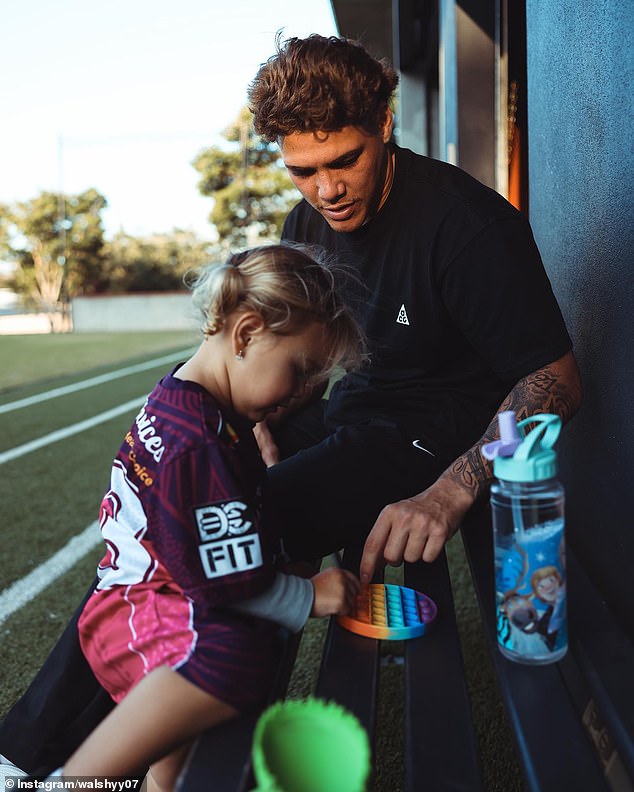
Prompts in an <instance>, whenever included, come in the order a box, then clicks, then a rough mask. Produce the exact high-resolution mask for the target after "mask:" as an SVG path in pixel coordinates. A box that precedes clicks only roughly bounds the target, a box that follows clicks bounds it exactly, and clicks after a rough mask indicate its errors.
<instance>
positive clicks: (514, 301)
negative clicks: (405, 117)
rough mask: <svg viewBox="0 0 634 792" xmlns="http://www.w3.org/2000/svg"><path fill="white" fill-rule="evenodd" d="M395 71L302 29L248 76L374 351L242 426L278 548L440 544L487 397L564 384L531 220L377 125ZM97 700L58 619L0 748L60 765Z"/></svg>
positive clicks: (479, 468)
mask: <svg viewBox="0 0 634 792" xmlns="http://www.w3.org/2000/svg"><path fill="white" fill-rule="evenodd" d="M396 84H397V76H396V74H395V72H394V71H393V70H392V69H391V68H390V67H389V66H388V65H387V64H384V63H379V62H377V61H376V60H375V59H373V58H372V57H371V56H370V55H369V54H368V53H367V52H366V51H365V50H364V49H363V48H362V47H361V46H360V45H358V44H356V43H354V42H351V41H347V40H344V39H337V38H323V37H321V36H311V37H309V38H307V39H304V40H301V39H290V40H289V41H287V42H285V43H284V44H283V45H281V46H280V47H278V51H277V53H276V55H275V56H274V57H273V58H271V59H270V60H269V61H267V62H266V63H265V64H263V66H262V67H261V69H260V71H259V72H258V74H257V76H256V78H255V80H254V81H253V83H252V84H251V86H250V89H249V100H250V103H251V107H252V110H253V113H254V122H255V128H256V131H257V132H259V133H260V134H262V135H263V136H264V137H266V138H267V139H269V140H275V141H277V142H278V143H279V145H280V148H281V152H282V156H283V159H284V163H285V165H286V167H287V169H288V172H289V174H290V176H291V178H292V179H293V181H294V183H295V184H296V185H297V187H298V189H299V191H300V192H301V193H302V195H303V197H304V200H303V201H302V202H301V203H300V204H299V205H298V206H297V207H296V208H295V209H294V210H293V211H292V212H291V214H290V215H289V217H288V219H287V221H286V224H285V226H284V231H283V237H284V239H286V240H289V241H301V242H306V243H314V244H318V245H321V246H322V247H324V248H326V249H327V250H328V251H329V252H331V253H332V254H333V255H336V256H337V257H338V258H339V259H340V260H341V262H342V263H343V264H345V265H347V266H348V267H349V268H350V270H351V271H352V273H353V274H354V277H351V278H350V281H349V283H348V285H347V287H346V288H347V292H348V296H349V299H350V301H351V302H353V303H354V305H355V306H356V308H357V311H358V314H359V318H360V320H361V321H362V323H363V326H364V328H365V332H366V334H367V337H368V344H369V349H370V352H371V355H370V360H369V363H368V365H367V366H365V367H364V368H362V369H361V370H360V371H358V372H356V373H355V374H352V375H347V376H346V377H345V378H344V379H342V380H340V381H339V382H338V383H337V384H336V385H335V386H334V387H333V389H332V392H331V394H330V396H329V399H328V400H327V401H326V400H324V399H315V400H314V401H313V402H312V403H311V404H309V405H307V406H305V407H303V408H302V409H301V410H300V411H298V412H296V413H295V414H294V415H291V416H290V417H288V418H287V419H286V420H283V419H282V420H280V422H279V424H276V425H274V426H272V427H270V428H269V427H267V426H264V425H259V426H258V427H257V435H258V440H259V443H260V448H261V450H262V453H263V456H264V458H265V460H266V461H267V462H268V463H271V464H272V463H275V464H272V466H271V467H270V469H269V480H270V488H271V491H272V495H273V500H274V502H275V505H276V508H277V509H278V510H279V515H280V521H281V522H280V524H281V526H282V533H283V540H284V544H285V548H286V550H287V552H288V553H289V555H290V556H291V557H293V558H296V559H301V558H315V557H320V556H322V555H324V554H326V553H329V552H331V551H333V550H336V549H339V548H340V547H342V546H344V545H345V544H347V543H348V542H351V541H355V540H356V541H359V540H363V538H364V537H365V536H366V535H368V534H369V535H368V536H367V541H366V542H365V550H364V553H363V558H362V561H361V569H360V575H361V578H362V580H369V579H370V577H371V576H372V573H373V571H374V569H375V567H376V565H377V564H379V563H381V562H382V561H383V560H385V561H387V562H388V563H399V562H400V561H402V560H403V559H404V560H405V561H408V562H414V561H417V560H419V559H421V558H422V559H424V560H425V561H432V560H434V559H435V558H436V557H437V556H438V554H439V553H440V551H441V549H442V547H443V545H444V543H445V542H446V541H447V539H448V538H449V537H450V536H451V535H452V534H453V533H454V532H455V531H456V530H457V528H458V526H459V524H460V522H461V520H462V518H463V516H464V515H465V513H466V512H467V511H468V509H469V507H470V506H471V505H472V504H473V502H474V500H475V499H476V498H477V497H478V495H479V494H480V493H481V492H482V491H483V490H484V489H485V488H486V484H487V483H488V481H489V480H490V478H491V469H490V466H489V465H488V463H486V462H485V461H484V459H483V457H482V456H481V454H480V448H481V446H482V444H483V443H485V442H488V441H489V440H491V439H493V438H494V437H495V434H496V418H495V416H496V413H497V412H498V411H499V410H502V409H504V410H506V409H514V410H515V411H516V412H517V413H518V417H526V416H528V415H531V414H535V413H537V412H555V413H557V414H559V415H560V416H561V417H562V418H563V419H564V421H565V420H568V419H569V418H570V417H572V415H574V413H575V412H576V410H577V408H578V406H579V403H580V399H581V386H580V382H579V375H578V371H577V366H576V363H575V360H574V357H573V355H572V352H571V347H572V345H571V341H570V338H569V336H568V333H567V332H566V328H565V326H564V323H563V320H562V318H561V314H560V312H559V308H558V306H557V303H556V301H555V298H554V297H553V294H552V291H551V288H550V284H549V282H548V279H547V277H546V274H545V272H544V270H543V266H542V263H541V260H540V257H539V253H538V251H537V248H536V246H535V243H534V240H533V238H532V234H531V231H530V228H529V226H528V223H527V222H526V220H525V219H524V218H523V217H522V215H520V214H519V213H518V212H517V211H516V210H515V209H513V208H512V207H511V206H510V205H509V204H508V203H507V202H506V201H505V200H504V199H503V198H501V197H500V196H499V195H497V194H496V193H495V192H493V191H492V190H489V189H488V188H486V187H484V186H483V185H481V184H479V183H478V182H476V181H475V180H474V179H472V178H471V177H469V176H468V175H467V174H465V173H463V172H462V171H460V170H458V169H457V168H453V167H452V166H449V165H447V164H445V163H441V162H435V161H433V160H430V159H427V158H425V157H420V156H417V155H414V154H412V152H409V151H406V150H404V149H400V148H399V147H398V146H396V145H395V144H394V143H392V142H391V137H392V123H393V119H392V112H391V110H390V100H391V97H392V94H393V92H394V89H395V88H396ZM279 460H281V461H279ZM69 669H71V670H72V671H69ZM69 691H72V693H71V692H69ZM109 706H110V702H108V700H107V698H105V694H103V695H102V694H101V693H100V690H99V687H98V685H97V684H96V682H95V681H94V679H92V678H91V675H90V672H89V670H87V666H86V664H85V662H84V661H83V657H82V656H81V654H80V652H79V647H78V645H77V639H76V626H75V625H74V624H73V623H71V625H69V627H68V628H67V630H66V632H65V634H64V636H63V637H62V639H61V640H60V642H59V643H58V645H57V647H56V648H55V649H54V650H53V653H52V655H51V657H50V658H49V661H47V664H46V665H45V666H44V668H43V669H42V671H41V672H40V674H39V675H38V677H37V678H36V680H35V682H34V685H33V688H32V690H31V691H30V692H27V694H26V695H25V696H24V697H23V699H21V701H20V702H18V704H17V705H16V706H15V707H14V709H13V710H12V712H11V713H10V715H9V717H8V718H7V719H6V720H5V721H4V723H3V724H2V726H1V727H0V753H3V754H5V755H6V756H8V758H10V759H12V760H13V761H15V762H16V763H18V764H20V763H23V764H25V765H27V768H26V769H28V770H30V771H34V770H35V769H36V768H38V766H40V767H41V768H43V769H44V770H45V771H46V769H47V768H50V769H52V768H54V767H57V766H59V765H61V764H62V763H63V762H64V761H65V759H66V756H67V755H68V753H70V752H71V751H72V750H73V748H74V747H75V746H76V744H77V743H78V741H79V740H80V739H81V738H83V736H85V734H86V733H87V732H88V731H89V730H91V729H92V728H93V727H94V725H95V723H96V722H98V720H99V718H101V717H103V714H104V713H105V712H106V711H107V709H108V708H109ZM71 709H72V711H71Z"/></svg>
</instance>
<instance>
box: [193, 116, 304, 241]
mask: <svg viewBox="0 0 634 792" xmlns="http://www.w3.org/2000/svg"><path fill="white" fill-rule="evenodd" d="M223 137H224V138H225V140H227V142H228V143H229V144H230V146H229V148H220V147H218V146H212V147H211V148H208V149H204V150H203V151H201V152H200V153H199V154H198V156H197V157H196V159H195V160H194V161H193V163H192V164H193V166H194V168H196V170H197V171H198V172H199V173H200V175H201V179H200V181H199V183H198V189H199V190H200V192H201V193H202V194H203V195H208V196H211V197H213V198H214V206H213V209H212V211H211V214H210V216H209V219H210V220H211V222H212V223H213V224H214V225H215V226H216V228H217V230H218V235H219V237H220V239H221V241H222V242H223V243H224V245H225V246H244V245H245V244H247V242H248V243H249V244H250V243H251V241H252V240H253V239H262V240H267V239H268V240H272V239H279V236H280V233H281V230H282V224H283V222H284V218H285V217H286V215H287V214H288V212H289V210H290V208H291V206H292V205H293V204H294V203H296V202H297V201H298V200H299V193H298V192H297V191H296V189H295V187H294V186H293V183H292V181H291V180H290V178H289V177H288V174H287V173H286V169H285V168H284V165H283V163H282V161H281V157H280V155H279V152H278V150H277V147H276V146H275V145H274V144H272V143H267V142H265V141H263V140H261V139H260V138H259V137H257V136H256V134H255V132H254V131H253V124H252V121H251V113H250V112H249V109H248V108H246V107H245V108H243V109H242V110H241V112H240V114H239V116H238V118H237V119H236V120H235V121H234V122H233V124H231V125H230V126H229V127H228V128H227V129H226V130H225V131H224V132H223Z"/></svg>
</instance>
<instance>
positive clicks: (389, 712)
mask: <svg viewBox="0 0 634 792" xmlns="http://www.w3.org/2000/svg"><path fill="white" fill-rule="evenodd" d="M196 344H197V338H196V336H195V334H190V333H178V332H172V333H138V334H105V333H104V334H76V335H75V334H69V335H50V336H48V335H47V336H0V371H1V372H2V374H1V376H0V508H1V515H2V517H1V519H2V528H1V530H0V658H1V660H0V718H2V717H3V715H4V714H5V713H6V711H7V710H8V709H9V708H10V707H11V705H12V704H13V702H14V701H15V700H16V699H17V698H18V697H19V696H20V695H21V694H22V692H23V691H24V690H25V689H26V687H27V686H28V684H29V683H30V682H31V680H32V678H33V676H34V675H35V673H36V672H37V670H38V669H39V667H40V666H41V664H42V662H43V661H44V659H45V658H46V656H47V654H48V652H49V651H50V649H51V648H52V646H53V645H54V644H55V642H56V640H57V638H58V636H59V634H60V633H61V631H62V630H63V628H64V627H65V626H66V624H67V622H68V619H69V618H70V616H71V615H72V613H73V611H74V610H75V609H76V607H77V605H78V604H79V602H80V601H81V599H82V597H83V596H84V594H85V593H86V590H87V588H88V586H89V585H90V584H91V582H92V580H93V578H94V575H95V569H96V565H97V562H98V560H99V559H100V558H101V556H102V555H103V546H102V544H101V537H100V534H99V530H98V528H97V525H96V519H97V514H98V508H99V504H100V501H101V497H102V495H103V493H104V491H105V489H106V487H107V484H108V478H109V475H110V465H111V462H112V459H113V457H114V454H115V453H116V451H117V449H118V447H119V445H120V443H121V440H122V438H123V435H124V434H125V432H126V431H127V429H128V428H129V425H130V423H131V421H132V420H133V418H134V416H135V415H136V413H137V412H138V410H139V408H140V406H141V405H142V403H143V399H144V398H145V395H146V394H147V393H148V392H149V391H150V390H151V389H152V387H153V385H154V383H155V382H156V381H157V380H158V379H159V378H160V377H161V376H163V374H164V373H165V372H167V371H169V370H170V368H171V367H172V366H173V365H174V364H175V363H176V362H177V361H178V360H183V359H184V358H185V357H186V356H187V354H188V353H189V352H190V351H191V350H193V349H194V348H195V346H196ZM448 557H449V561H450V568H451V572H452V578H453V579H454V592H455V597H456V610H457V617H458V621H459V626H460V627H461V633H462V639H463V653H464V658H465V667H466V671H467V677H468V682H469V685H470V688H471V693H472V701H473V704H474V716H475V721H476V725H477V728H478V733H479V737H480V742H481V749H482V751H483V757H484V774H485V780H486V782H487V789H488V790H490V792H498V790H499V792H515V790H518V789H519V788H520V786H519V783H520V782H519V778H518V774H517V767H516V763H515V760H514V757H513V755H512V751H511V747H510V744H509V734H508V730H507V729H506V726H505V723H504V715H503V712H502V710H501V703H500V701H499V698H498V697H497V694H496V692H495V683H494V681H493V676H492V672H491V670H490V663H489V660H488V657H487V654H486V648H485V646H484V642H483V638H482V635H481V631H480V627H479V615H478V608H477V605H476V604H475V595H474V593H473V590H472V588H471V585H470V582H469V575H468V572H467V569H466V564H465V561H464V555H463V553H462V549H461V544H460V539H459V537H456V538H455V539H453V540H452V541H451V542H450V544H449V547H448ZM325 627H326V621H325V620H311V621H310V622H309V625H308V627H307V629H306V630H305V631H304V638H303V640H302V646H301V647H300V657H299V658H298V662H297V663H296V665H295V669H296V671H295V672H294V676H293V679H292V680H291V688H290V694H291V695H292V696H305V695H308V694H309V693H311V692H312V688H313V685H314V680H315V675H316V672H317V669H318V666H319V659H320V655H321V645H322V642H323V637H324V634H325ZM388 651H389V652H390V653H391V654H393V655H394V656H391V655H388V654H387V652H388ZM398 651H399V650H398V646H396V645H395V646H393V647H392V646H389V647H387V649H386V652H385V658H384V664H383V666H382V669H381V674H382V682H381V702H380V708H381V712H380V716H379V723H380V728H379V733H378V735H377V753H378V754H379V755H378V756H377V757H376V758H377V761H376V775H375V779H374V781H375V784H374V788H375V792H399V790H400V789H402V772H403V762H402V753H401V747H400V739H401V730H400V727H401V723H402V715H403V713H402V706H401V704H400V702H401V701H402V666H401V665H400V663H399V658H398ZM447 717H451V713H447Z"/></svg>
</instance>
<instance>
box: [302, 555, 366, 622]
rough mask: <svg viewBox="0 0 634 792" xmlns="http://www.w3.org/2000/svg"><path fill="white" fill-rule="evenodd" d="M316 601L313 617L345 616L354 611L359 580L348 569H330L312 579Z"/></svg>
mask: <svg viewBox="0 0 634 792" xmlns="http://www.w3.org/2000/svg"><path fill="white" fill-rule="evenodd" d="M311 583H312V584H313V589H314V590H315V600H314V602H313V609H312V611H311V612H310V615H311V616H345V615H346V614H348V613H352V611H353V610H354V605H355V600H356V597H357V594H358V593H359V588H360V586H359V580H358V579H357V578H356V577H355V575H353V574H352V572H348V570H347V569H338V568H336V567H330V568H329V569H324V571H323V572H320V573H319V574H318V575H315V577H313V578H311Z"/></svg>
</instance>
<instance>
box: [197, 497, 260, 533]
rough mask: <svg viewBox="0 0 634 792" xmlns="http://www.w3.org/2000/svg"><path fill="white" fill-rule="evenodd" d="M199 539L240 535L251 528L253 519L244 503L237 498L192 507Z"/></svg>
mask: <svg viewBox="0 0 634 792" xmlns="http://www.w3.org/2000/svg"><path fill="white" fill-rule="evenodd" d="M194 516H195V518H196V525H197V526H198V533H199V535H200V538H201V541H203V542H208V541H209V540H210V539H222V537H223V536H242V534H245V533H246V532H247V531H250V530H251V528H253V520H252V519H251V514H250V512H249V507H248V506H247V505H246V503H242V501H238V500H230V501H219V502H217V503H208V504H207V505H205V506H198V507H197V508H195V509H194Z"/></svg>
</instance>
